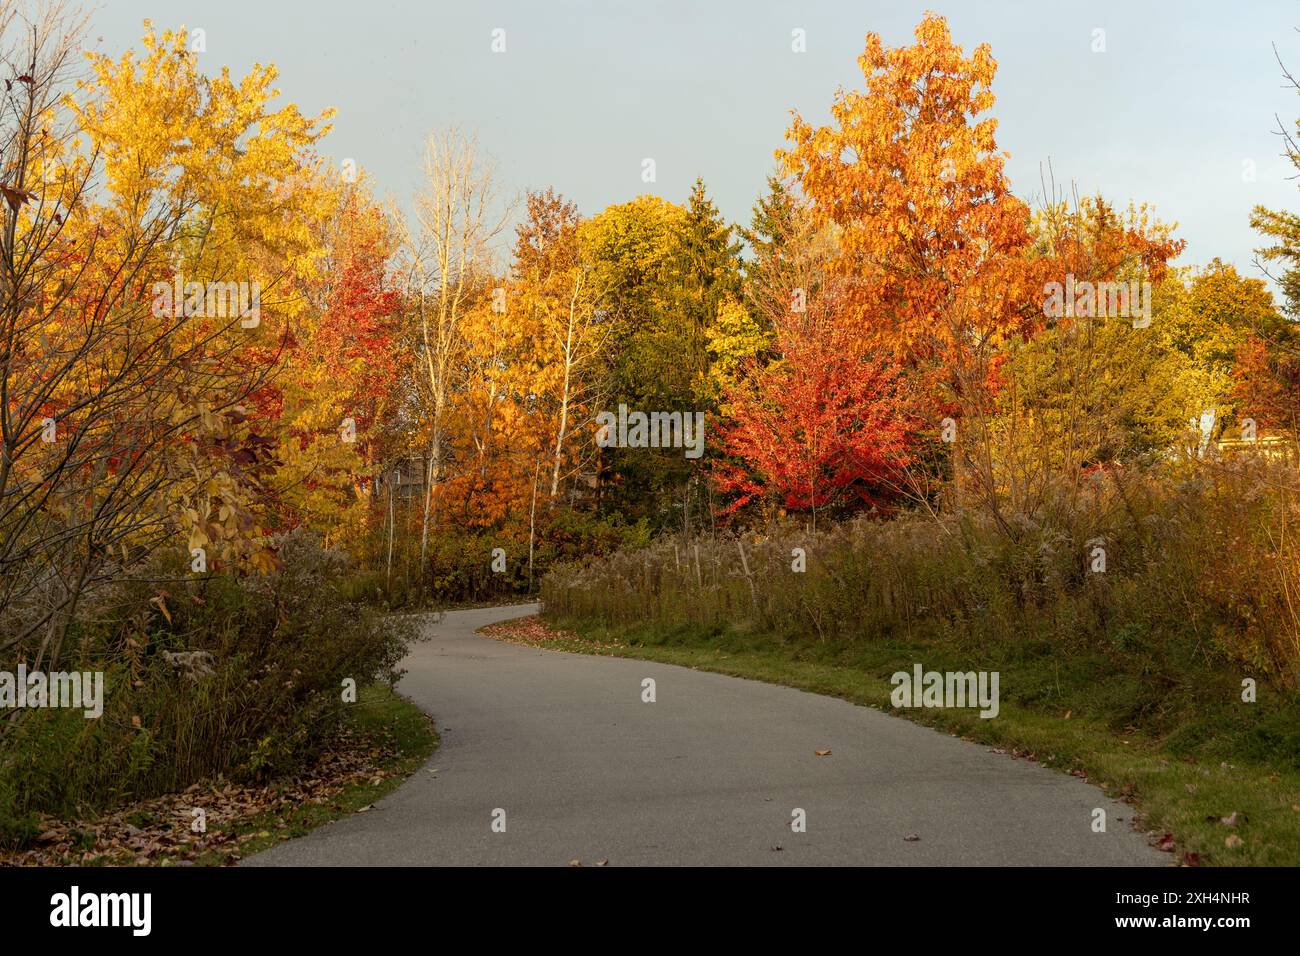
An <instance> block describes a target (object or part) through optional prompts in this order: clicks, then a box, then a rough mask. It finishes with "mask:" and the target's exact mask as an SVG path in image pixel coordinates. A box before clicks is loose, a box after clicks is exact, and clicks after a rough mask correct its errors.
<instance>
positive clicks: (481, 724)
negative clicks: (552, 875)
mask: <svg viewBox="0 0 1300 956" xmlns="http://www.w3.org/2000/svg"><path fill="white" fill-rule="evenodd" d="M535 611H536V606H535V605H534V606H518V605H516V606H513V607H502V608H489V609H483V610H472V611H456V612H450V613H448V614H447V615H446V616H445V618H444V619H443V621H442V622H441V623H438V624H435V623H432V621H431V622H430V624H429V625H428V626H429V629H430V632H431V633H430V638H429V640H428V641H426V642H423V643H420V644H417V645H416V646H415V648H414V650H413V652H412V653H411V655H410V657H409V658H408V659H407V660H406V662H405V666H406V667H407V669H408V673H407V674H406V676H405V677H404V678H403V679H402V682H401V684H400V685H399V689H400V690H401V691H402V692H403V693H404V694H406V695H407V696H409V697H410V698H411V699H412V700H414V701H415V702H416V703H417V704H419V705H420V706H421V707H423V708H424V709H425V710H427V711H428V712H430V713H432V714H434V715H435V716H436V718H437V723H438V728H439V732H440V733H441V735H442V745H441V746H440V747H439V748H438V750H437V751H436V752H435V754H434V756H433V758H432V759H431V760H430V762H429V763H428V765H427V766H426V767H425V768H424V769H422V770H420V771H418V772H416V773H415V774H414V775H413V776H412V777H411V779H410V780H408V781H407V782H406V783H404V784H403V785H402V786H401V787H399V788H398V789H397V790H396V791H394V792H393V793H392V794H390V795H389V796H387V797H385V798H384V799H383V800H381V801H379V802H378V803H377V804H376V805H375V808H374V809H373V810H371V811H369V812H367V813H360V814H354V815H352V816H350V817H348V818H347V819H344V820H340V821H338V822H336V823H332V824H329V825H326V826H324V827H321V828H320V829H318V830H315V831H314V832H312V833H311V834H309V835H307V836H305V837H303V838H301V839H299V840H293V841H290V842H287V843H284V844H281V845H280V846H277V847H274V848H272V849H270V850H268V851H267V852H265V853H261V854H258V855H257V856H254V857H252V858H250V859H249V860H247V861H245V864H244V865H246V866H298V865H311V866H335V865H341V866H350V865H410V866H430V865H438V864H453V865H477V864H486V865H498V864H524V865H530V864H536V865H565V864H567V863H569V861H571V860H574V859H580V860H582V862H583V863H584V864H585V865H592V864H595V863H598V862H600V861H603V860H608V861H609V865H610V866H626V865H637V864H642V865H645V864H657V865H682V864H686V865H706V866H709V865H783V864H785V865H789V864H797V865H821V864H865V865H900V864H901V865H906V864H922V865H927V864H928V865H950V864H956V865H1023V866H1058V865H1156V866H1158V865H1165V864H1168V863H1169V862H1170V857H1169V856H1168V855H1166V854H1162V853H1160V852H1158V851H1156V850H1155V849H1154V848H1152V847H1150V846H1149V845H1148V844H1147V842H1146V840H1145V838H1144V837H1142V836H1141V835H1140V834H1138V833H1136V832H1134V831H1133V830H1132V828H1131V817H1132V810H1131V808H1129V807H1127V806H1125V805H1124V804H1122V803H1119V802H1117V801H1115V800H1112V799H1110V798H1108V797H1106V796H1105V795H1104V794H1103V793H1102V792H1101V791H1100V790H1099V789H1097V788H1096V787H1094V786H1092V785H1090V784H1087V783H1085V782H1083V781H1082V780H1079V779H1077V778H1075V777H1071V776H1068V775H1066V774H1062V773H1058V772H1055V771H1051V770H1047V769H1045V768H1042V767H1039V766H1037V765H1035V764H1032V763H1030V762H1028V761H1024V760H1017V759H1015V758H1013V757H1010V756H1006V755H1001V754H996V753H993V752H991V751H990V749H989V748H988V747H986V746H982V745H979V744H973V743H968V742H966V741H963V740H959V739H956V738H954V737H950V736H947V735H945V734H942V733H938V732H936V731H934V730H930V729H928V728H925V727H921V726H919V725H917V724H914V723H911V722H910V721H907V720H904V719H901V718H897V717H893V716H890V715H888V714H885V713H881V712H879V711H876V710H873V709H870V708H867V707H859V706H855V705H853V704H850V703H847V702H845V701H841V700H837V699H834V698H830V697H821V696H818V695H815V694H808V693H804V692H802V691H797V690H792V689H790V688H786V687H778V686H775V685H771V684H762V683H756V682H753V681H745V680H738V679H736V678H732V677H724V676H722V675H719V674H709V673H705V672H702V671H694V670H689V669H687V668H681V667H674V666H671V665H666V664H653V663H649V662H645V661H637V660H628V659H620V658H610V657H594V656H586V655H580V654H563V653H557V652H554V651H543V650H537V649H534V648H529V647H522V646H518V645H514V644H506V643H502V642H499V641H494V640H489V639H487V638H482V637H479V636H477V635H476V634H475V633H474V631H475V629H476V628H479V627H482V626H483V625H485V624H490V623H493V622H495V621H501V620H506V619H509V618H512V617H518V616H520V615H523V614H531V613H534V612H535ZM645 677H652V678H654V680H655V682H656V696H657V701H656V702H655V703H652V704H649V703H643V702H642V700H641V681H642V679H643V678H645ZM818 750H830V751H832V754H831V755H830V756H825V757H818V756H815V755H814V753H815V751H818ZM435 769H436V773H434V772H431V771H433V770H435ZM1095 807H1102V808H1104V809H1105V810H1106V813H1107V830H1108V832H1106V833H1094V832H1092V829H1091V823H1092V811H1093V808H1095ZM795 808H801V809H803V810H804V811H805V813H806V819H807V830H806V832H803V833H794V832H792V831H791V827H790V822H791V819H792V811H793V810H794V809H795ZM498 809H501V810H504V811H505V822H506V830H505V832H504V833H495V832H493V831H492V827H491V824H492V821H493V813H494V811H495V810H498ZM909 836H914V837H919V839H913V840H909V839H906V838H907V837H909ZM778 847H779V849H777V848H778Z"/></svg>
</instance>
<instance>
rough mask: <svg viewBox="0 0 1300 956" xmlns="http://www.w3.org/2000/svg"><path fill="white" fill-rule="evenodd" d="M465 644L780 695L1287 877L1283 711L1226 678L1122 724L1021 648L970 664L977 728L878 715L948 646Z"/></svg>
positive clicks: (1293, 830) (954, 664)
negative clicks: (1045, 771)
mask: <svg viewBox="0 0 1300 956" xmlns="http://www.w3.org/2000/svg"><path fill="white" fill-rule="evenodd" d="M481 633H483V634H484V635H485V636H488V637H494V638H498V639H502V640H507V641H513V642H516V643H523V644H528V645H530V646H534V647H544V648H550V649H553V650H563V651H570V652H575V653H583V654H605V655H614V656H621V657H635V658H639V659H643V660H651V661H658V662H661V663H666V664H678V665H681V666H685V667H692V668H697V669H700V670H709V671H716V672H718V673H723V674H730V675H733V676H735V677H745V678H749V679H752V680H761V681H767V682H769V683H775V684H785V685H788V686H790V687H797V688H799V689H801V690H807V691H812V692H814V693H818V694H826V695H829V696H834V697H840V698H843V699H845V700H849V701H852V702H853V703H856V704H862V705H865V706H869V707H875V708H877V709H881V710H887V711H889V712H891V713H894V714H896V715H898V716H903V717H907V718H908V719H911V720H915V721H917V722H918V723H922V724H925V725H928V726H931V727H935V728H938V729H941V730H946V731H948V732H951V733H955V734H957V735H959V736H961V737H964V738H966V739H969V740H973V741H978V742H980V743H984V744H988V745H991V746H993V747H996V748H1000V749H1005V750H1006V751H1008V752H1011V753H1013V754H1015V755H1017V756H1020V757H1024V758H1026V759H1031V760H1036V761H1038V762H1040V763H1042V764H1043V765H1045V766H1047V767H1051V768H1053V769H1057V770H1060V771H1062V772H1066V773H1071V774H1074V775H1075V776H1079V777H1083V778H1085V779H1087V780H1089V781H1090V782H1092V783H1094V784H1095V785H1097V786H1099V787H1101V788H1102V789H1103V790H1105V791H1106V792H1107V793H1108V794H1110V795H1111V796H1114V797H1117V798H1120V799H1123V800H1125V801H1127V802H1128V803H1130V804H1132V805H1133V806H1135V807H1136V808H1137V810H1138V811H1139V815H1140V816H1139V821H1140V823H1141V825H1142V826H1143V827H1144V829H1146V830H1147V831H1148V832H1149V833H1150V835H1151V839H1152V841H1153V842H1154V843H1155V844H1156V845H1158V846H1159V847H1160V848H1161V849H1164V850H1167V851H1170V852H1171V854H1173V856H1172V859H1171V862H1178V863H1182V864H1184V865H1193V866H1195V865H1221V866H1248V865H1269V866H1296V865H1300V770H1298V769H1297V766H1296V760H1297V758H1300V751H1297V750H1295V749H1292V744H1293V742H1294V740H1295V737H1294V734H1295V733H1296V732H1297V731H1300V726H1297V724H1296V716H1297V715H1296V710H1295V706H1296V705H1295V703H1294V701H1289V700H1282V699H1279V698H1272V697H1270V696H1269V695H1268V694H1264V695H1262V696H1261V698H1260V700H1259V701H1258V702H1257V703H1255V704H1243V703H1241V702H1240V691H1239V688H1236V687H1235V685H1233V684H1232V683H1231V682H1229V681H1227V680H1226V679H1225V681H1222V682H1219V683H1214V684H1213V685H1209V686H1201V687H1199V688H1198V687H1189V688H1187V689H1186V693H1184V694H1172V693H1171V694H1170V695H1168V696H1167V697H1166V699H1165V701H1164V704H1163V706H1164V712H1162V713H1160V714H1142V713H1135V712H1134V711H1133V707H1134V704H1133V703H1132V700H1133V698H1134V695H1133V694H1132V690H1133V688H1132V686H1131V683H1130V681H1129V679H1128V677H1127V675H1126V674H1125V673H1124V672H1123V671H1121V670H1118V669H1116V668H1114V667H1111V666H1108V662H1107V661H1106V660H1105V659H1104V658H1101V657H1095V656H1090V655H1078V656H1074V657H1062V656H1061V655H1060V654H1057V653H1054V652H1053V649H1052V648H1051V647H1050V646H1044V647H1039V646H1037V645H1034V644H1032V643H1031V644H1027V645H1023V646H1017V647H1014V648H1012V647H1006V648H1002V649H998V650H995V651H993V652H991V653H992V655H993V656H992V657H990V658H989V659H987V660H985V661H984V662H983V664H982V666H984V667H987V668H989V669H997V670H999V671H1000V673H1001V710H1000V713H999V715H998V717H997V718H996V719H991V720H984V719H980V718H979V717H978V716H977V714H976V713H975V712H974V711H969V710H955V709H947V710H945V709H909V710H901V709H895V708H893V707H892V705H891V704H890V700H889V694H890V690H891V689H892V685H891V684H890V681H889V676H890V675H891V674H892V673H894V672H895V671H900V670H902V671H910V670H911V668H912V665H913V663H915V662H922V663H923V664H924V665H925V668H926V669H927V670H939V671H944V670H963V671H964V670H969V669H970V661H971V651H970V648H969V647H964V646H962V645H961V642H960V641H957V640H953V641H952V642H951V643H946V644H945V643H936V642H927V643H924V644H921V643H909V642H905V641H900V640H893V641H889V640H881V641H870V642H866V641H864V642H858V643H854V644H852V645H848V646H837V645H832V644H810V643H808V642H806V641H781V640H779V639H777V638H774V637H772V636H771V635H765V634H759V633H747V632H745V631H743V630H738V629H734V628H731V629H719V630H702V629H698V628H690V627H682V628H676V629H672V630H669V631H666V632H657V631H655V630H654V629H652V628H649V627H636V628H624V629H609V628H605V627H602V626H598V625H593V624H590V623H586V622H581V621H550V620H542V619H539V618H537V617H525V618H519V619H516V620H514V621H508V622H504V623H501V624H496V625H492V626H489V627H486V628H483V629H482V631H481ZM1138 697H1139V699H1140V697H1141V695H1138ZM1288 753H1289V754H1290V757H1289V758H1288V757H1286V756H1285V755H1286V754H1288ZM1279 755H1282V756H1279Z"/></svg>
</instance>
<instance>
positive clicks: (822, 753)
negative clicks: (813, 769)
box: [813, 750, 831, 757]
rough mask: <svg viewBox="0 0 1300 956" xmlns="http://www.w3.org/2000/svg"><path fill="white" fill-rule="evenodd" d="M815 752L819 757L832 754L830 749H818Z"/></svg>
mask: <svg viewBox="0 0 1300 956" xmlns="http://www.w3.org/2000/svg"><path fill="white" fill-rule="evenodd" d="M813 753H814V754H815V755H816V756H818V757H829V756H830V755H831V752H830V751H829V750H816V751H814V752H813Z"/></svg>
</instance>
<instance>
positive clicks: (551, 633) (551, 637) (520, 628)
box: [478, 614, 623, 647]
mask: <svg viewBox="0 0 1300 956" xmlns="http://www.w3.org/2000/svg"><path fill="white" fill-rule="evenodd" d="M478 633H479V634H482V635H483V636H484V637H490V638H493V639H494V640H498V641H505V642H506V643H508V644H524V645H526V646H528V647H549V646H551V645H553V644H555V643H557V642H565V641H567V642H572V643H578V644H587V645H589V646H591V647H622V646H623V645H622V644H620V643H618V642H617V641H593V640H591V639H589V638H585V637H582V636H581V635H579V634H575V633H574V632H573V631H561V630H557V629H555V628H553V627H551V626H550V625H549V624H547V623H546V622H545V621H543V620H542V619H541V618H540V617H538V616H537V615H536V614H534V615H531V616H530V617H523V618H519V619H518V620H516V621H502V622H501V623H500V624H489V625H487V626H486V627H480V628H479V629H478Z"/></svg>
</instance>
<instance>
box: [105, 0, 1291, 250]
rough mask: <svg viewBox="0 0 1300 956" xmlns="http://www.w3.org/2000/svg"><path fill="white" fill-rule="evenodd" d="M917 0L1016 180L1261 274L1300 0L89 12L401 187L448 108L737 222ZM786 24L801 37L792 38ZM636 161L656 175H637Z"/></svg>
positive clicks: (241, 0) (223, 4)
mask: <svg viewBox="0 0 1300 956" xmlns="http://www.w3.org/2000/svg"><path fill="white" fill-rule="evenodd" d="M927 8H931V9H934V10H935V11H936V12H938V13H941V14H944V15H945V16H947V17H948V20H949V22H950V24H951V26H952V29H953V33H954V36H955V39H956V41H957V42H958V43H960V44H962V45H963V46H964V47H965V48H966V49H967V51H969V50H971V49H972V48H973V47H974V46H976V45H977V44H979V43H981V42H987V43H989V44H990V45H991V46H992V48H993V55H994V57H995V58H996V59H997V61H998V74H997V79H996V81H995V83H994V93H995V94H996V96H997V99H998V103H997V106H996V109H995V115H996V116H997V117H998V119H999V133H998V143H999V146H1000V147H1001V148H1002V149H1003V150H1006V151H1009V152H1010V154H1011V158H1010V160H1009V163H1008V172H1009V174H1010V176H1011V180H1012V186H1013V188H1014V189H1015V191H1016V193H1017V194H1018V195H1020V196H1021V197H1022V198H1025V199H1027V200H1033V199H1034V198H1035V197H1036V196H1039V195H1041V179H1040V171H1041V170H1044V169H1045V168H1046V163H1047V162H1048V161H1049V160H1050V162H1051V164H1052V167H1053V169H1054V170H1055V174H1056V178H1057V181H1058V183H1065V184H1067V185H1068V184H1069V183H1070V182H1071V181H1073V182H1074V183H1077V185H1078V188H1079V189H1080V191H1082V192H1085V193H1088V192H1094V191H1096V190H1101V191H1102V192H1103V193H1104V195H1106V196H1107V197H1108V198H1110V199H1111V200H1113V201H1115V202H1118V203H1120V204H1126V203H1127V202H1128V201H1129V200H1130V199H1132V200H1137V201H1147V202H1151V203H1154V204H1155V206H1156V209H1157V212H1158V214H1159V215H1160V216H1161V218H1164V219H1166V220H1174V221H1177V222H1178V223H1179V224H1180V228H1179V231H1178V235H1180V236H1181V237H1183V238H1184V239H1186V240H1187V241H1188V248H1187V251H1186V252H1185V253H1184V254H1183V257H1182V258H1181V259H1180V260H1179V261H1180V263H1183V264H1187V263H1194V264H1202V263H1204V262H1206V261H1208V260H1209V259H1211V258H1213V257H1215V256H1218V257H1220V258H1223V259H1226V260H1228V261H1231V262H1235V263H1236V264H1237V265H1238V266H1239V267H1241V268H1243V269H1244V270H1246V271H1247V272H1248V273H1249V274H1257V273H1256V272H1255V271H1254V269H1253V267H1252V265H1251V258H1252V250H1253V248H1254V247H1255V246H1256V245H1258V244H1259V240H1258V238H1257V237H1256V236H1255V235H1254V234H1253V233H1252V231H1251V230H1250V228H1249V225H1248V217H1249V213H1250V209H1251V207H1252V206H1253V205H1254V204H1256V203H1264V204H1266V205H1272V206H1275V207H1284V208H1290V209H1297V208H1300V201H1298V200H1300V196H1297V192H1296V189H1297V183H1296V181H1295V180H1288V179H1287V178H1286V177H1287V176H1288V175H1289V174H1290V173H1292V172H1294V170H1292V169H1291V168H1290V167H1289V166H1288V165H1287V164H1286V163H1285V161H1284V160H1283V159H1282V158H1281V157H1280V156H1279V151H1280V144H1279V140H1278V137H1277V135H1276V129H1277V119H1276V116H1281V117H1282V118H1283V119H1284V120H1285V121H1286V122H1287V123H1288V124H1290V123H1293V122H1294V118H1295V116H1296V115H1297V114H1298V113H1300V97H1298V96H1297V95H1296V94H1295V93H1294V91H1290V92H1289V91H1287V90H1286V89H1285V88H1284V87H1283V84H1282V76H1281V73H1280V70H1279V68H1278V65H1277V63H1276V62H1275V60H1274V54H1273V48H1272V47H1273V44H1277V46H1278V49H1279V51H1280V52H1281V54H1282V56H1283V58H1284V60H1286V61H1287V63H1288V65H1290V66H1291V67H1292V68H1293V71H1296V72H1297V73H1298V74H1300V33H1297V32H1296V27H1298V26H1300V3H1296V2H1295V0H1289V2H1272V0H1245V2H1236V3H1231V4H1229V3H1223V2H1219V3H1210V2H1185V0H1182V2H1178V3H1169V2H1146V0H1123V2H1112V0H1091V2H1086V3H1073V2H1070V3H1067V2H1053V0H1026V2H1017V0H1006V2H994V0H989V2H976V0H962V2H947V3H944V2H940V0H930V2H928V3H921V4H917V3H906V2H897V0H855V2H847V0H846V2H840V0H805V2H802V3H793V2H778V0H715V2H707V3H706V2H696V3H688V2H680V0H674V2H658V3H656V2H651V0H643V2H637V3H632V2H618V0H615V2H606V3H579V2H558V0H520V2H469V0H461V2H457V3H445V2H439V0H423V2H417V0H365V2H358V0H207V2H202V0H107V2H106V3H101V4H100V5H98V6H95V7H92V9H93V10H94V11H95V12H94V15H93V25H92V29H91V41H92V42H95V41H96V40H97V41H98V42H97V45H98V47H99V48H100V49H102V50H105V51H107V52H113V53H117V52H121V51H123V50H125V49H126V48H128V47H129V46H132V45H136V44H138V39H139V36H140V34H141V32H142V21H143V20H144V19H145V18H146V17H152V18H153V19H154V21H155V23H157V24H158V25H159V26H179V25H181V24H184V25H185V26H186V27H188V28H191V29H192V28H201V29H203V30H204V31H205V34H206V43H207V52H206V53H204V54H203V56H204V58H205V60H206V61H207V63H208V64H209V67H210V69H213V70H215V69H216V68H218V67H220V66H221V65H229V66H231V68H232V69H233V70H234V71H235V72H236V74H240V73H242V72H244V71H246V70H247V68H248V67H249V65H250V64H252V63H254V62H274V63H276V64H277V65H278V66H279V68H280V71H281V79H280V87H281V89H282V90H283V91H284V94H285V98H286V99H287V100H291V101H293V102H296V103H297V104H298V105H299V106H300V107H301V108H302V109H303V110H304V111H307V112H317V111H319V110H322V109H324V108H326V107H331V106H332V107H335V108H336V109H337V110H338V114H337V116H336V117H335V119H334V131H333V132H332V133H331V135H330V136H329V137H328V139H327V140H326V141H325V144H324V148H325V150H326V152H327V153H328V154H329V155H330V156H332V157H333V158H334V159H335V160H336V161H337V160H341V159H343V158H345V157H351V158H354V159H355V160H356V161H357V163H358V164H359V165H360V166H362V167H364V168H365V169H366V170H367V171H368V172H369V173H370V175H371V176H372V177H373V178H374V180H375V181H376V183H377V187H378V190H379V191H380V193H381V194H382V195H391V196H393V197H394V198H395V199H397V200H398V201H399V202H400V203H403V204H405V202H406V200H407V199H408V198H409V195H410V193H411V192H412V190H413V189H414V188H415V186H416V184H417V182H418V165H419V159H420V151H421V145H422V142H423V138H424V136H425V134H426V133H427V132H428V131H429V130H430V129H433V128H438V127H444V126H448V125H452V124H460V125H462V126H464V127H466V128H469V129H473V130H476V131H477V132H478V134H479V138H480V142H481V144H482V145H483V146H484V147H485V148H486V149H487V150H488V151H490V152H491V153H492V154H493V155H494V156H495V157H496V159H497V162H498V165H499V170H500V174H501V178H502V181H503V185H504V186H505V188H506V189H507V190H509V191H512V192H513V191H521V190H524V189H528V188H535V187H545V186H554V187H555V188H556V189H557V190H559V191H560V192H562V193H564V194H565V195H567V196H568V197H570V198H571V199H573V200H574V201H576V202H577V203H578V206H579V208H580V209H581V210H582V211H583V212H584V213H585V214H593V213H596V212H599V211H600V210H601V209H603V208H604V207H605V206H607V205H609V204H610V203H615V202H624V201H626V200H628V199H630V198H632V197H633V196H635V195H637V194H638V193H642V192H655V193H658V194H659V195H662V196H664V197H666V198H669V199H673V200H676V201H681V200H684V199H685V197H686V195H687V192H688V190H689V187H690V184H691V182H692V181H693V180H694V179H695V177H696V176H702V177H704V180H705V182H706V183H707V184H708V187H709V190H710V193H711V194H712V196H713V197H714V199H715V201H716V202H717V204H718V206H719V208H720V209H721V210H722V212H723V213H724V214H725V215H726V216H727V217H728V218H729V219H732V220H744V221H747V220H748V217H749V209H750V206H751V204H752V203H753V201H754V198H755V196H756V195H757V194H758V193H759V192H760V191H761V190H762V188H763V184H764V178H765V177H766V175H767V174H768V173H769V172H770V171H771V169H772V168H773V157H772V153H773V150H774V149H776V148H778V147H779V146H780V145H781V144H782V142H783V137H784V133H785V130H786V128H787V126H788V121H789V111H790V110H791V109H792V108H797V109H798V110H799V111H800V112H802V113H803V115H804V116H805V117H806V118H808V119H810V120H816V121H820V120H823V119H824V118H825V117H826V116H827V114H828V110H829V106H830V104H831V102H832V99H833V96H834V93H835V90H836V88H837V87H838V86H841V85H843V86H855V87H860V86H861V84H862V76H861V73H860V71H859V70H858V69H857V65H856V63H855V60H856V57H857V56H858V55H859V54H860V53H861V51H862V46H863V37H864V35H865V34H866V33H867V32H868V31H875V32H878V33H880V34H882V35H883V37H884V39H885V42H886V43H887V44H890V45H897V44H902V43H908V42H911V40H912V30H913V28H914V27H915V25H916V23H917V22H918V21H919V20H920V18H921V16H922V14H923V12H924V11H925V9H927ZM796 28H798V29H802V30H803V31H805V34H806V37H807V41H806V42H807V52H806V53H802V54H800V53H795V52H793V51H792V50H791V31H792V30H795V29H796ZM495 29H502V30H504V31H505V45H506V52H504V53H494V52H493V51H492V39H493V37H492V33H493V30H495ZM1096 30H1103V31H1104V42H1105V51H1104V52H1093V49H1092V48H1093V46H1094V42H1095V41H1094V37H1095V36H1096V34H1095V32H1094V31H1096ZM647 157H650V158H653V159H654V160H655V162H656V166H657V175H658V178H657V181H656V182H655V183H653V184H645V183H643V182H642V181H641V161H642V160H643V159H644V158H647ZM1248 160H1249V161H1251V162H1253V163H1254V168H1255V175H1254V179H1253V181H1248V180H1247V179H1246V178H1245V177H1244V176H1243V171H1244V170H1245V169H1246V168H1247V167H1246V165H1245V164H1246V161H1248Z"/></svg>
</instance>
